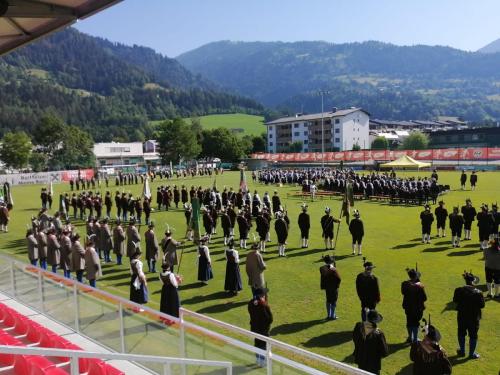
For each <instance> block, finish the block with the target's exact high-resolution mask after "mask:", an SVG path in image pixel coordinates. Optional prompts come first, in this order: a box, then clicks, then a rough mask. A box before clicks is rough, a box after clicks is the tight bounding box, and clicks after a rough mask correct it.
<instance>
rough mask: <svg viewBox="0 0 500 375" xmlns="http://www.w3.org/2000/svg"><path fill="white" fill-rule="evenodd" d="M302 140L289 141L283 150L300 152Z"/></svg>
mask: <svg viewBox="0 0 500 375" xmlns="http://www.w3.org/2000/svg"><path fill="white" fill-rule="evenodd" d="M302 146H303V145H302V142H301V141H296V142H293V143H290V145H289V146H288V148H287V150H286V151H285V153H298V152H302Z"/></svg>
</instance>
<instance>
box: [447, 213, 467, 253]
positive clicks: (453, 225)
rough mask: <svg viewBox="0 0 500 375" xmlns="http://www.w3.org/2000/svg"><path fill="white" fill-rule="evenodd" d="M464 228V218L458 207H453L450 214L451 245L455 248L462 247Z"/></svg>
mask: <svg viewBox="0 0 500 375" xmlns="http://www.w3.org/2000/svg"><path fill="white" fill-rule="evenodd" d="M463 227H464V217H463V216H462V214H460V213H459V212H458V207H453V212H452V213H451V214H450V229H451V244H452V246H453V247H460V237H462V228H463Z"/></svg>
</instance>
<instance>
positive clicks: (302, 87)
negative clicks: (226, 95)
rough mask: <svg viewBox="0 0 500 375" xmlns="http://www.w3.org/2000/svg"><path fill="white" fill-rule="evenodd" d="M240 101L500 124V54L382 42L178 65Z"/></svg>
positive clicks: (274, 50)
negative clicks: (322, 96) (231, 92)
mask: <svg viewBox="0 0 500 375" xmlns="http://www.w3.org/2000/svg"><path fill="white" fill-rule="evenodd" d="M177 59H178V61H180V62H181V63H182V64H183V65H184V66H185V67H187V68H188V69H190V70H191V71H192V72H194V73H199V74H201V75H203V76H204V77H206V78H207V79H210V80H212V81H215V82H216V83H218V84H220V85H221V86H223V87H227V88H228V89H231V90H235V91H236V92H238V93H239V94H241V95H246V96H250V97H252V98H254V99H256V100H258V101H261V102H262V103H264V104H265V105H269V106H273V107H277V108H283V109H286V110H288V111H292V112H293V111H296V112H299V111H301V110H304V111H307V112H312V111H317V110H319V109H320V104H321V101H320V99H319V97H318V95H317V91H318V90H319V89H323V90H329V91H330V94H329V95H327V97H326V101H325V106H326V107H327V108H328V107H330V106H337V107H345V106H361V107H363V108H365V109H366V110H368V111H369V112H371V113H372V115H373V116H374V117H380V118H387V119H417V118H420V119H426V118H433V117H435V116H436V115H439V114H446V115H454V116H462V117H464V118H465V119H467V120H473V121H483V120H486V119H500V54H483V53H471V52H464V51H460V50H457V49H453V48H449V47H439V46H435V47H432V46H422V45H417V46H407V47H401V46H395V45H391V44H386V43H380V42H365V43H348V44H331V43H326V42H296V43H283V42H230V41H221V42H215V43H210V44H207V45H205V46H202V47H200V48H198V49H195V50H193V51H190V52H187V53H184V54H182V55H180V56H179V57H178V58H177Z"/></svg>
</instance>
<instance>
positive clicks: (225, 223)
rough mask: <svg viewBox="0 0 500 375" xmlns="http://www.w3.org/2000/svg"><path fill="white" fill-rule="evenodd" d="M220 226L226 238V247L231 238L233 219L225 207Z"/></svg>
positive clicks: (222, 211)
mask: <svg viewBox="0 0 500 375" xmlns="http://www.w3.org/2000/svg"><path fill="white" fill-rule="evenodd" d="M220 224H221V227H222V234H223V236H224V246H226V245H227V244H228V241H229V239H230V237H231V218H230V217H229V215H228V214H227V211H226V209H225V208H224V207H223V208H222V209H221V215H220Z"/></svg>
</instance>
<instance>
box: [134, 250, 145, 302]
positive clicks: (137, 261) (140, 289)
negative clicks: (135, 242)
mask: <svg viewBox="0 0 500 375" xmlns="http://www.w3.org/2000/svg"><path fill="white" fill-rule="evenodd" d="M141 254H142V253H141V250H140V249H137V250H136V251H135V253H134V254H133V255H132V257H131V260H130V274H131V278H130V300H131V301H132V302H135V303H138V304H141V305H143V304H145V303H148V297H149V293H148V281H147V279H146V275H145V274H144V271H143V264H142V261H141Z"/></svg>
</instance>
